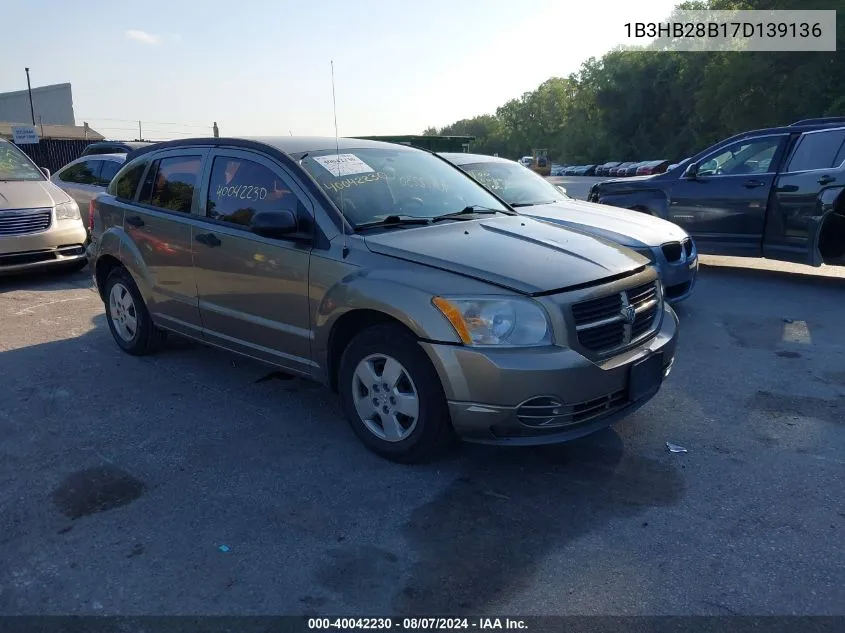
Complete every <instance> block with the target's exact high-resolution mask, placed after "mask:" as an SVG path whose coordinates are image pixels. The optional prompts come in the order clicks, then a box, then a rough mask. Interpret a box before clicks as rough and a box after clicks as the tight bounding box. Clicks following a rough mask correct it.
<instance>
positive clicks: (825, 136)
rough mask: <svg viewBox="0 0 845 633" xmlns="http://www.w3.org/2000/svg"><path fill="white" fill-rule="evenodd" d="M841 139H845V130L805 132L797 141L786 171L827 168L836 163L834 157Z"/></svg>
mask: <svg viewBox="0 0 845 633" xmlns="http://www.w3.org/2000/svg"><path fill="white" fill-rule="evenodd" d="M843 141H845V130H830V131H825V132H811V133H809V134H805V135H804V136H803V138H802V139H801V140H800V141H799V142H798V147H796V148H795V153H793V154H792V158H791V159H790V161H789V167H787V171H790V172H792V171H808V170H810V169H828V168H830V167H833V166H835V165H838V164H839V163H837V162H836V157H837V155H838V154H839V153H840V149H841V148H842V144H843ZM840 163H841V160H840Z"/></svg>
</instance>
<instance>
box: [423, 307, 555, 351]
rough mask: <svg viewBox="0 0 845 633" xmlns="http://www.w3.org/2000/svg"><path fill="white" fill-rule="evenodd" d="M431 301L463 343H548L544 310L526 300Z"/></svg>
mask: <svg viewBox="0 0 845 633" xmlns="http://www.w3.org/2000/svg"><path fill="white" fill-rule="evenodd" d="M432 303H433V304H434V305H435V306H436V307H437V309H438V310H440V312H442V313H443V316H445V317H446V318H447V319H448V320H449V323H451V324H452V326H453V327H454V328H455V331H456V332H457V333H458V336H460V338H461V341H463V343H464V344H465V345H476V346H483V345H501V346H510V347H529V346H538V345H549V344H551V342H552V336H551V328H550V327H549V319H548V317H547V316H546V311H545V310H544V309H543V308H542V306H540V304H538V303H536V302H534V301H532V300H530V299H519V298H514V297H479V298H454V297H448V298H446V297H435V298H434V299H432Z"/></svg>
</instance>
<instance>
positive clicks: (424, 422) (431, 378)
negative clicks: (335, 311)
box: [338, 324, 454, 463]
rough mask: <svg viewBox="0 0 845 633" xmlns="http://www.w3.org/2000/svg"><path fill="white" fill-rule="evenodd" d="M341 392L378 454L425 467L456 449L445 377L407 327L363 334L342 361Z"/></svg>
mask: <svg viewBox="0 0 845 633" xmlns="http://www.w3.org/2000/svg"><path fill="white" fill-rule="evenodd" d="M338 387H339V392H340V398H341V403H342V405H343V410H344V413H345V414H346V418H347V419H348V420H349V423H350V425H351V426H352V430H353V431H354V432H355V434H356V435H357V436H358V438H359V439H360V440H361V441H362V442H363V443H364V444H365V445H366V446H367V447H368V448H369V449H370V450H372V451H373V452H375V453H377V454H378V455H381V456H382V457H386V458H387V459H391V460H393V461H398V462H404V463H412V462H422V461H426V460H428V459H431V458H432V457H434V456H435V455H437V454H438V453H440V452H442V451H443V450H444V449H445V448H447V447H448V446H449V445H451V444H452V441H453V439H454V433H453V431H452V423H451V420H450V418H449V408H448V406H447V404H446V396H445V395H444V393H443V387H442V385H441V384H440V377H439V376H438V375H437V372H436V371H435V369H434V366H433V365H432V364H431V361H430V360H429V359H428V356H426V354H425V352H424V351H423V350H422V349H421V348H420V346H419V343H417V341H416V339H414V337H413V336H412V335H411V334H410V333H409V332H408V331H407V330H405V329H404V328H403V327H401V326H398V325H393V324H388V325H377V326H373V327H370V328H367V329H365V330H363V331H361V332H360V333H359V334H357V335H356V336H355V338H353V339H352V341H351V342H350V343H349V345H348V347H347V348H346V350H345V351H344V353H343V356H342V357H341V360H340V372H339V375H338Z"/></svg>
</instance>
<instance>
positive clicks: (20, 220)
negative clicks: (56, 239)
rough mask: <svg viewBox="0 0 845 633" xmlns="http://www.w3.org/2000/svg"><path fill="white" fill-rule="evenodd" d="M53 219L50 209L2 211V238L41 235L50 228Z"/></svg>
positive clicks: (0, 221)
mask: <svg viewBox="0 0 845 633" xmlns="http://www.w3.org/2000/svg"><path fill="white" fill-rule="evenodd" d="M52 219H53V212H52V210H50V209H32V210H29V209H27V210H23V211H0V236H6V235H28V234H30V233H41V232H42V231H46V230H47V229H49V228H50V223H51V222H52Z"/></svg>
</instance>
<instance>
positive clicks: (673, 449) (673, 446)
mask: <svg viewBox="0 0 845 633" xmlns="http://www.w3.org/2000/svg"><path fill="white" fill-rule="evenodd" d="M666 448H668V449H669V452H670V453H689V451H688V450H687V449H685V448H684V447H683V446H678V445H677V444H672V442H666Z"/></svg>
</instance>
